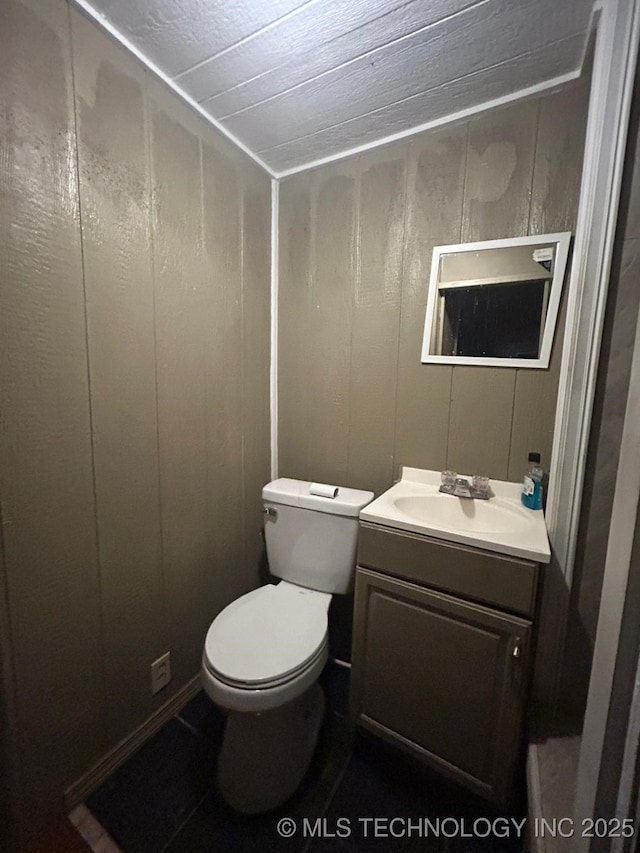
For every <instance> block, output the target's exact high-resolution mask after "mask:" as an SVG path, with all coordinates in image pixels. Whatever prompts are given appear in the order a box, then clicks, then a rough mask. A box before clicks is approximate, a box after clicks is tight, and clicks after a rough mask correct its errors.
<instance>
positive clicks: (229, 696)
mask: <svg viewBox="0 0 640 853" xmlns="http://www.w3.org/2000/svg"><path fill="white" fill-rule="evenodd" d="M311 486H312V484H311V483H307V482H304V481H301V480H289V479H280V480H275V481H273V482H272V483H268V484H267V485H266V486H265V487H264V489H263V492H262V497H263V501H264V505H265V541H266V545H267V557H268V560H269V569H270V571H271V574H272V575H273V576H274V577H276V578H280V579H281V580H280V582H279V583H277V584H267V585H266V586H262V587H260V588H259V589H255V590H252V591H251V592H248V593H246V594H245V595H242V596H241V597H240V598H238V599H236V601H233V602H232V603H231V604H229V605H228V606H227V607H225V608H224V610H223V611H222V612H221V613H219V614H218V616H217V617H216V618H215V619H214V621H213V622H212V624H211V627H210V628H209V630H208V632H207V636H206V640H205V645H204V650H203V654H202V669H201V678H202V685H203V688H204V690H205V692H206V694H207V695H208V696H209V698H210V699H211V700H212V701H213V702H215V704H216V705H218V706H219V707H220V708H221V709H222V710H223V711H225V712H226V714H227V721H226V724H225V734H224V740H223V744H222V749H221V752H220V756H219V759H218V771H217V781H218V787H219V790H220V792H221V794H222V796H223V797H224V799H225V800H226V801H227V803H228V804H229V805H230V806H231V807H232V808H234V809H235V810H236V811H239V812H242V813H245V814H254V813H259V812H265V811H269V810H272V809H275V808H277V807H278V806H280V805H281V804H282V803H283V802H285V801H286V800H287V799H288V798H289V797H290V796H291V795H292V794H293V793H294V792H295V790H296V788H297V787H298V785H299V784H300V782H301V780H302V778H303V776H304V774H305V772H306V771H307V769H308V767H309V764H310V762H311V757H312V755H313V751H314V749H315V746H316V743H317V739H318V734H319V731H320V726H321V724H322V719H323V714H324V696H323V693H322V690H321V688H320V686H319V685H318V684H317V683H316V682H317V679H318V677H319V675H320V673H321V672H322V669H323V668H324V666H325V664H326V662H327V659H328V654H329V652H328V618H327V617H328V610H329V604H330V602H331V597H332V595H333V594H334V593H336V594H340V593H345V592H347V591H348V589H349V586H350V583H351V579H352V576H353V571H354V568H355V552H356V541H357V529H358V515H359V512H360V510H361V509H362V507H363V506H365V505H366V504H367V503H369V501H371V500H372V499H373V493H372V492H364V491H360V490H356V489H337V490H336V491H337V495H336V496H335V498H333V497H324V496H318V495H315V494H313V493H312V490H311ZM331 494H333V491H331Z"/></svg>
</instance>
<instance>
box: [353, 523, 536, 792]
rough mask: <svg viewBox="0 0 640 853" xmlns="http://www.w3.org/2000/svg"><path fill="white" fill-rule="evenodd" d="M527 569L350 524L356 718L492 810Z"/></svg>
mask: <svg viewBox="0 0 640 853" xmlns="http://www.w3.org/2000/svg"><path fill="white" fill-rule="evenodd" d="M538 577H539V567H538V564H537V563H534V562H531V561H528V560H522V559H517V558H513V557H507V556H503V555H501V554H497V553H492V552H488V551H483V550H480V549H475V548H471V547H467V546H464V545H456V544H451V543H449V542H445V541H442V540H436V539H433V538H429V537H426V536H422V535H416V534H413V533H406V532H402V531H398V530H394V529H391V528H385V527H383V526H381V525H377V524H370V523H361V526H360V539H359V547H358V566H357V570H356V588H355V618H354V641H353V643H354V645H353V661H352V680H351V712H352V715H353V718H354V719H355V721H356V722H357V723H358V724H359V725H361V726H363V727H365V728H366V729H368V730H370V731H371V732H373V733H375V734H377V735H379V736H381V737H382V738H384V739H386V740H388V741H391V742H393V743H395V744H397V745H398V746H400V747H401V748H403V749H404V750H406V751H408V752H409V753H411V754H412V755H414V756H416V757H418V758H419V759H421V760H422V761H424V762H425V763H427V764H429V765H431V766H432V767H434V768H436V769H438V770H441V771H443V772H444V773H446V774H447V775H449V776H451V777H452V778H454V779H456V780H457V781H459V782H461V783H462V784H464V785H466V786H467V787H469V788H471V789H473V790H474V791H476V792H477V793H479V794H480V795H482V796H484V797H485V798H487V799H489V800H491V801H493V802H495V803H502V802H504V801H505V799H506V798H507V797H508V795H509V792H510V789H511V783H512V779H513V773H514V769H515V765H516V762H517V759H518V755H519V751H520V747H521V732H522V721H523V711H524V704H525V697H526V693H527V684H528V680H529V678H528V674H529V665H530V660H531V653H532V637H533V617H534V613H535V607H536V599H537V590H538Z"/></svg>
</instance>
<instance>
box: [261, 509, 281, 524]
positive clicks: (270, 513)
mask: <svg viewBox="0 0 640 853" xmlns="http://www.w3.org/2000/svg"><path fill="white" fill-rule="evenodd" d="M263 512H264V514H265V515H266V516H267V518H272V519H273V520H274V521H275V520H276V518H277V517H278V510H277V509H275V508H274V507H272V506H266V507H265V508H264V510H263Z"/></svg>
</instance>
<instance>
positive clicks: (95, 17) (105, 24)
mask: <svg viewBox="0 0 640 853" xmlns="http://www.w3.org/2000/svg"><path fill="white" fill-rule="evenodd" d="M68 2H69V3H72V4H73V5H74V6H75V7H76V8H77V9H79V10H80V11H81V12H82V13H83V14H85V15H86V16H87V17H88V18H91V20H92V21H93V22H94V23H95V24H96V25H97V26H98V27H100V29H102V30H105V32H107V33H109V35H110V36H111V38H113V39H115V40H116V41H117V42H118V43H119V44H121V45H122V47H124V48H125V49H126V50H128V51H129V52H130V53H132V54H133V55H134V56H135V57H136V59H138V60H139V61H140V62H141V63H142V64H143V65H144V66H145V67H146V68H148V69H149V71H151V73H152V74H155V76H156V77H158V78H159V79H160V80H162V82H163V83H165V84H166V85H167V86H168V87H169V88H170V89H171V90H172V91H173V92H174V93H175V94H176V95H178V97H179V98H182V100H183V101H184V102H185V103H187V104H189V106H190V107H191V109H193V110H195V111H196V112H197V113H198V115H199V116H200V117H201V118H203V119H204V120H205V121H206V122H207V124H210V125H211V126H212V127H215V129H216V130H217V131H218V133H221V134H222V135H223V136H225V137H226V138H227V139H229V140H230V141H231V142H233V144H234V145H235V146H236V147H237V148H239V149H240V150H241V151H244V153H245V154H246V155H247V156H248V157H250V158H251V159H252V160H253V162H254V163H257V164H258V166H260V167H261V168H262V169H264V170H265V172H267V174H268V175H270V176H271V177H274V172H273V170H272V169H270V168H269V166H267V164H266V163H265V162H264V160H262V159H261V158H260V157H258V155H257V154H254V152H253V151H252V150H251V149H250V148H249V147H248V146H247V145H245V144H244V142H241V141H240V140H239V139H238V137H237V136H234V135H233V133H231V132H230V131H228V130H227V129H226V128H225V127H224V126H223V125H222V124H220V122H219V121H216V119H215V118H214V117H213V116H212V115H210V114H209V113H208V112H207V111H206V110H203V109H202V107H201V106H200V104H199V103H198V102H197V101H195V100H194V99H193V98H192V97H191V95H189V94H187V92H185V90H184V89H182V88H181V87H180V86H178V85H177V84H176V83H174V81H173V80H172V79H171V77H169V75H168V74H165V73H164V71H162V70H161V69H160V68H158V66H157V65H156V64H155V63H154V62H152V61H151V60H150V59H148V57H146V56H145V55H144V53H142V51H141V50H139V49H138V48H137V47H136V46H135V44H133V42H131V41H129V39H128V38H127V37H126V36H124V35H123V34H122V33H121V32H120V31H119V30H118V29H117V28H116V27H114V26H113V24H112V23H111V21H109V19H108V18H106V17H105V16H104V15H101V14H100V12H98V11H97V10H96V9H94V8H93V6H92V5H91V4H90V3H89V2H88V0H68Z"/></svg>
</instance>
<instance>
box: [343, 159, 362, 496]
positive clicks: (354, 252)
mask: <svg viewBox="0 0 640 853" xmlns="http://www.w3.org/2000/svg"><path fill="white" fill-rule="evenodd" d="M361 193H362V170H361V169H360V167H357V170H356V175H355V178H354V184H353V212H352V215H351V227H352V235H353V242H352V248H351V263H350V267H351V270H352V281H353V287H352V288H351V306H350V308H351V310H350V312H349V392H348V393H349V405H348V406H346V407H345V408H346V417H347V424H346V426H347V460H346V462H347V469H346V471H345V480H346V483H347V484H350V483H351V478H350V471H349V462H350V458H351V406H352V404H353V401H352V394H351V390H352V388H353V338H354V333H355V325H356V312H357V309H358V298H359V295H360V292H361V287H362V258H361V257H360V250H361V247H362V241H361V239H360V201H361Z"/></svg>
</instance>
